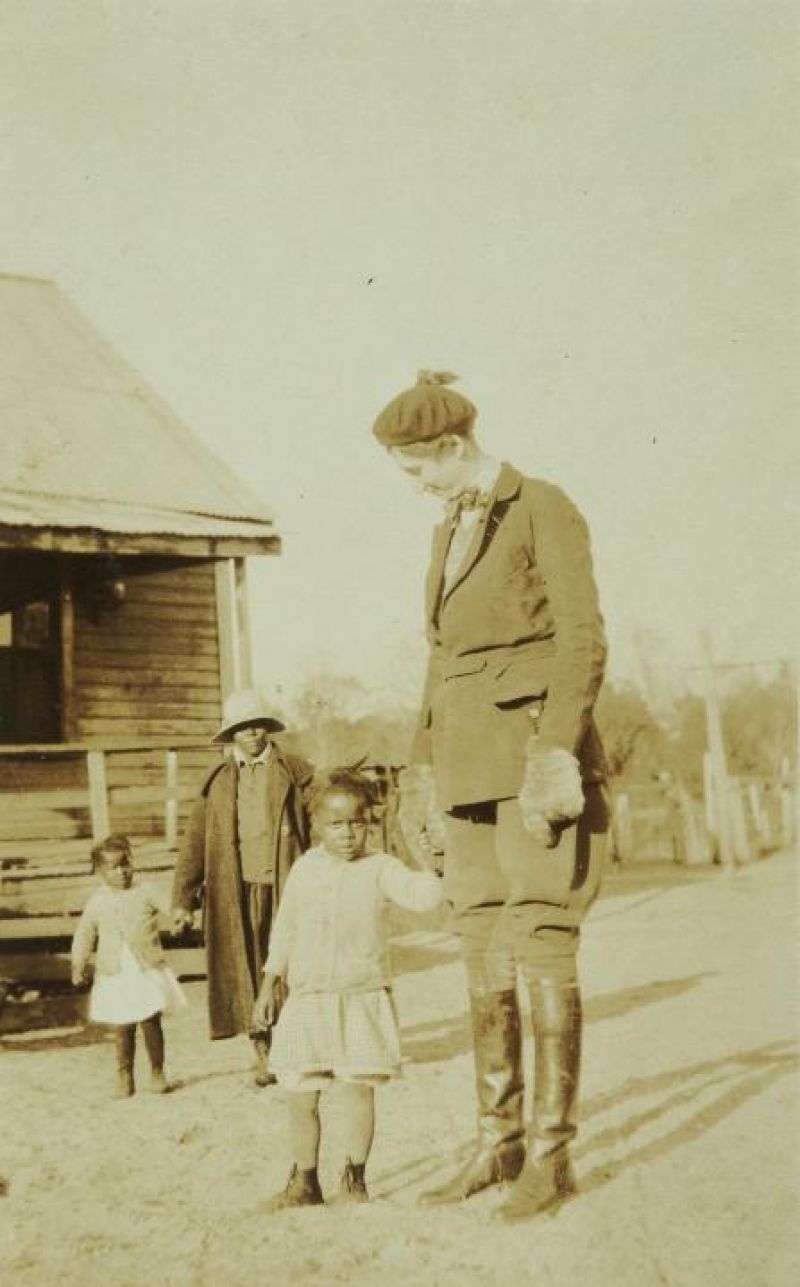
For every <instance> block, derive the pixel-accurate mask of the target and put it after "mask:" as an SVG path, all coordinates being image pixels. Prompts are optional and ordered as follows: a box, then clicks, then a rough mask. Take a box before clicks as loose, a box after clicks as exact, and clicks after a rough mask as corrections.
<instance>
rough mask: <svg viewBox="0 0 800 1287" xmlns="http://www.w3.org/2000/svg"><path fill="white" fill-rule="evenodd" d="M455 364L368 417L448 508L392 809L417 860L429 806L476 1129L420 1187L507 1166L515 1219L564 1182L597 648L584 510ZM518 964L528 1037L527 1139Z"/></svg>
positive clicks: (597, 799) (600, 823)
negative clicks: (458, 964) (462, 1009)
mask: <svg viewBox="0 0 800 1287" xmlns="http://www.w3.org/2000/svg"><path fill="white" fill-rule="evenodd" d="M454 378H455V377H453V376H450V375H447V374H440V373H431V372H422V373H421V374H420V377H419V379H418V382H417V384H416V385H415V386H414V387H412V388H410V389H407V390H405V391H404V392H402V393H401V394H399V395H398V396H397V397H396V398H394V399H393V400H392V401H391V402H390V403H389V404H388V405H387V406H386V407H385V408H384V410H383V411H382V412H381V413H380V415H379V416H378V418H377V420H376V421H375V424H374V427H373V432H374V434H375V436H376V438H377V439H378V441H379V442H380V443H381V444H382V445H383V446H384V447H385V448H387V450H388V451H389V453H390V454H391V456H392V458H393V460H394V461H395V463H396V464H397V465H398V466H399V467H400V468H401V469H402V470H403V471H404V472H405V473H406V474H407V475H408V477H409V478H410V479H411V480H412V481H413V482H414V483H415V484H416V485H417V487H418V488H420V489H421V490H423V491H425V492H427V493H429V494H432V495H435V496H438V497H439V498H440V499H441V500H442V501H443V502H444V504H445V506H446V514H445V518H444V521H443V522H442V523H441V524H440V525H439V526H437V528H436V529H435V532H434V538H433V551H432V558H431V563H430V568H429V571H428V577H427V583H426V604H427V633H428V640H429V644H430V661H429V666H428V674H427V679H426V683H425V691H424V696H423V703H422V711H421V717H420V721H419V726H418V729H417V734H416V737H415V740H414V745H413V748H412V753H411V757H410V758H411V767H410V768H409V769H408V770H407V771H406V774H405V782H404V783H401V804H400V819H401V826H402V827H403V831H404V835H405V837H406V839H407V841H408V843H409V845H410V846H411V847H412V849H416V851H417V852H418V853H419V854H420V859H421V861H428V860H429V855H430V850H431V841H432V837H433V835H434V833H435V831H436V830H437V829H438V828H439V827H440V825H441V814H442V813H443V814H444V836H445V868H444V878H445V893H446V897H447V898H448V899H449V901H450V902H451V904H452V907H453V912H454V924H455V927H456V932H457V934H458V936H459V941H460V947H461V953H462V957H463V960H464V963H465V966H466V971H467V981H468V987H469V994H470V1008H471V1016H472V1029H473V1043H474V1057H475V1077H476V1089H477V1100H478V1140H477V1144H476V1147H475V1149H474V1151H473V1153H472V1155H471V1156H470V1158H469V1159H468V1161H467V1162H466V1164H465V1165H464V1166H463V1167H462V1168H461V1169H460V1170H459V1172H458V1173H457V1174H456V1175H455V1176H454V1177H453V1178H452V1179H451V1180H449V1181H448V1182H447V1183H446V1184H444V1185H443V1186H442V1187H441V1188H439V1189H436V1190H433V1191H432V1192H430V1193H428V1194H426V1195H423V1200H424V1201H428V1202H433V1203H440V1202H451V1201H458V1200H460V1199H465V1198H468V1197H470V1196H471V1195H472V1194H474V1193H477V1192H479V1191H480V1190H482V1189H485V1188H487V1187H488V1186H489V1185H492V1184H497V1183H500V1182H502V1181H506V1180H513V1181H514V1184H513V1187H512V1188H511V1190H510V1192H509V1193H508V1195H507V1197H506V1199H505V1201H504V1203H503V1204H502V1205H501V1206H500V1208H498V1215H499V1216H500V1218H504V1219H516V1218H520V1217H524V1216H527V1215H532V1214H535V1213H536V1212H538V1211H541V1210H543V1209H545V1208H548V1207H552V1206H553V1205H554V1204H556V1203H558V1202H560V1201H562V1200H564V1199H565V1198H567V1197H568V1196H570V1195H571V1194H572V1193H573V1192H574V1191H575V1181H574V1176H573V1172H572V1167H571V1163H570V1157H569V1145H570V1142H571V1141H572V1139H573V1137H574V1135H575V1132H576V1109H577V1097H578V1078H579V1070H580V1053H581V1032H582V1017H581V997H580V987H579V981H578V971H577V949H578V942H579V935H580V925H581V921H582V919H583V917H584V916H585V914H586V911H587V910H588V908H589V907H590V905H591V903H592V902H593V901H594V898H595V897H596V894H597V889H598V885H599V880H600V874H601V868H602V862H603V858H604V854H605V841H606V833H607V830H608V825H609V811H608V805H607V796H606V791H605V787H604V778H605V772H606V770H605V761H604V756H603V751H602V747H601V744H600V740H599V737H598V735H597V731H596V729H595V725H594V722H593V719H592V708H593V705H594V702H595V698H596V696H597V693H598V690H599V687H600V684H601V682H602V677H603V669H604V664H605V655H606V645H605V635H604V629H603V621H602V617H601V615H600V611H599V607H598V601H597V592H596V588H595V583H594V577H593V572H592V561H591V555H590V549H589V536H588V531H587V528H586V524H585V522H584V520H583V519H582V517H581V515H580V514H579V513H578V511H577V509H576V508H575V506H574V505H573V504H572V502H571V501H570V500H569V499H568V498H567V497H566V496H565V495H564V493H563V492H562V491H561V490H560V489H559V488H557V487H555V486H553V485H551V484H549V483H546V482H543V481H541V480H538V479H534V478H526V477H524V476H523V475H522V474H521V473H519V471H518V470H516V469H514V468H513V467H512V466H511V465H508V464H501V463H500V462H499V461H497V460H495V459H493V458H492V457H491V456H489V455H487V454H486V453H485V452H484V451H483V450H482V449H481V447H480V446H479V444H478V442H477V440H476V438H475V435H474V423H475V418H476V414H477V413H476V409H475V407H474V406H473V404H472V403H471V402H470V401H468V399H466V398H465V397H463V396H462V395H460V394H459V393H457V392H456V391H455V390H453V389H451V388H449V387H448V386H449V384H450V383H451V381H452V380H453V379H454ZM404 788H405V789H404ZM421 800H424V801H425V803H424V804H423V805H421V804H420V801H421ZM518 973H521V974H522V975H523V976H524V978H525V981H526V983H527V988H528V993H529V996H530V1000H531V1006H532V1020H533V1029H534V1037H535V1051H536V1053H535V1068H534V1088H533V1103H534V1111H533V1121H532V1123H531V1125H530V1129H529V1130H528V1132H527V1150H526V1144H525V1135H526V1132H525V1125H524V1122H523V1093H524V1080H523V1071H522V1039H521V1023H520V1004H519V998H518V992H517V983H518Z"/></svg>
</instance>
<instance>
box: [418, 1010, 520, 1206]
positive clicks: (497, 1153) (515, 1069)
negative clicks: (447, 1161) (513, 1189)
mask: <svg viewBox="0 0 800 1287" xmlns="http://www.w3.org/2000/svg"><path fill="white" fill-rule="evenodd" d="M470 1011H471V1016H472V1040H473V1048H474V1058H475V1089H476V1092H477V1097H478V1139H477V1142H476V1144H475V1147H474V1149H473V1151H472V1153H471V1154H470V1156H469V1157H468V1158H467V1160H466V1162H465V1163H464V1165H463V1166H462V1167H461V1169H460V1170H459V1171H457V1172H456V1174H455V1175H454V1176H453V1177H452V1179H450V1180H448V1181H446V1183H445V1184H442V1185H440V1187H439V1188H437V1189H429V1190H428V1191H427V1192H425V1193H422V1194H421V1195H420V1199H419V1200H420V1202H422V1203H424V1204H425V1205H426V1206H441V1205H443V1204H444V1203H449V1202H462V1201H464V1199H465V1198H469V1197H472V1195H473V1194H474V1193H480V1192H481V1190H482V1189H488V1188H489V1186H490V1185H492V1184H500V1183H502V1182H503V1181H505V1180H514V1179H516V1177H517V1176H518V1175H519V1172H520V1170H521V1168H522V1164H523V1162H524V1160H525V1140H524V1125H523V1120H522V1096H523V1089H524V1083H523V1077H522V1027H521V1024H520V1014H519V1002H518V1000H517V993H516V989H511V990H508V991H505V992H473V993H471V994H470Z"/></svg>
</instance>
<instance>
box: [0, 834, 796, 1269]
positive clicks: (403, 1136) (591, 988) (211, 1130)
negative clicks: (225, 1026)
mask: <svg viewBox="0 0 800 1287" xmlns="http://www.w3.org/2000/svg"><path fill="white" fill-rule="evenodd" d="M607 888H608V889H609V892H608V893H607V894H606V896H605V897H604V898H602V899H601V900H600V902H599V903H598V904H597V906H596V908H595V909H594V911H593V913H592V916H591V919H590V921H589V923H588V925H587V927H586V930H585V936H584V945H583V951H582V971H583V978H584V984H585V996H586V1016H587V1029H586V1046H585V1072H584V1079H583V1108H582V1120H581V1130H580V1135H579V1139H578V1144H577V1147H576V1150H575V1159H576V1169H577V1171H578V1176H579V1181H580V1187H581V1194H580V1196H579V1197H578V1198H576V1199H575V1200H574V1201H572V1202H570V1203H569V1204H567V1205H565V1206H564V1207H563V1208H562V1209H561V1210H560V1211H559V1212H558V1213H557V1214H556V1215H555V1216H544V1217H540V1218H538V1219H536V1220H533V1221H527V1222H525V1223H522V1224H519V1225H515V1226H513V1227H511V1228H507V1227H505V1226H500V1225H498V1224H497V1223H496V1222H494V1221H493V1219H492V1213H493V1210H494V1208H495V1207H496V1205H497V1202H498V1194H497V1193H495V1192H489V1193H486V1194H483V1195H480V1196H479V1197H476V1198H474V1199H472V1200H471V1201H470V1202H469V1203H465V1204H461V1205H460V1206H459V1207H457V1208H446V1209H441V1208H440V1209H437V1210H425V1209H422V1208H420V1207H419V1206H417V1205H416V1197H417V1195H418V1193H419V1191H420V1189H421V1188H423V1187H424V1186H425V1185H426V1184H428V1183H430V1182H431V1181H433V1180H438V1179H439V1178H440V1177H442V1176H443V1175H444V1174H445V1173H446V1172H447V1171H448V1169H449V1168H450V1167H451V1166H452V1165H453V1164H455V1163H456V1162H457V1161H458V1160H459V1158H460V1157H461V1156H463V1154H464V1151H465V1148H466V1146H467V1143H468V1140H469V1138H470V1135H471V1132H472V1127H473V1112H474V1107H473V1093H472V1077H471V1059H470V1053H469V1050H470V1037H469V1028H468V1023H467V1016H466V994H465V990H464V983H463V978H462V974H461V971H460V968H459V965H458V963H457V961H456V958H455V955H454V948H453V944H452V941H451V940H450V939H449V937H448V936H447V935H446V934H444V933H442V932H437V931H431V930H429V929H421V930H416V931H412V932H410V933H406V934H403V935H402V936H401V937H400V938H399V939H398V940H397V943H396V953H395V955H396V968H397V971H398V978H397V998H398V1005H399V1010H400V1014H401V1019H402V1029H403V1043H404V1052H405V1058H406V1065H405V1076H404V1078H403V1079H402V1080H401V1081H398V1082H397V1083H395V1084H393V1085H391V1086H389V1087H387V1088H386V1089H385V1090H383V1091H382V1092H380V1093H379V1105H378V1112H379V1119H378V1133H377V1138H376V1143H375V1148H374V1151H373V1155H372V1158H371V1161H370V1166H369V1172H368V1180H369V1183H370V1188H371V1192H372V1195H373V1201H372V1202H371V1203H370V1204H369V1205H366V1206H348V1207H337V1206H336V1205H335V1204H331V1205H327V1206H325V1207H323V1208H316V1209H310V1210H302V1211H295V1212H288V1213H284V1214H280V1215H273V1216H267V1215H265V1214H264V1212H263V1203H264V1200H265V1198H266V1197H268V1196H269V1195H270V1194H271V1193H273V1192H274V1191H275V1190H277V1189H279V1188H281V1187H282V1186H283V1184H284V1182H285V1178H286V1173H287V1169H288V1164H289V1162H290V1154H289V1146H288V1139H287V1127H286V1121H285V1114H284V1108H283V1103H282V1096H281V1092H280V1091H276V1090H266V1091H259V1090H256V1089H255V1088H251V1087H250V1086H249V1085H248V1084H247V1073H246V1069H247V1066H248V1064H249V1048H248V1045H247V1042H246V1041H245V1040H244V1039H236V1040H234V1041H229V1042H217V1043H214V1044H211V1043H210V1042H208V1041H207V1039H206V1027H205V1011H204V1002H205V996H204V983H203V982H202V981H194V982H189V983H188V984H187V985H186V989H187V993H188V995H189V998H190V1002H191V1004H190V1007H189V1009H188V1011H187V1012H186V1013H185V1014H184V1015H182V1016H181V1017H179V1018H178V1019H176V1020H172V1021H168V1026H167V1043H168V1062H169V1068H170V1072H171V1074H172V1076H173V1077H175V1078H177V1079H180V1080H181V1082H182V1085H181V1086H180V1088H179V1089H177V1090H175V1092H174V1093H172V1094H170V1095H168V1096H165V1097H161V1098H159V1097H155V1096H149V1095H148V1094H146V1093H139V1094H137V1095H136V1097H135V1098H134V1099H132V1100H129V1101H124V1102H115V1101H113V1100H111V1099H109V1097H108V1092H109V1088H110V1084H111V1082H112V1079H113V1047H112V1046H111V1045H110V1044H109V1042H108V1040H107V1038H105V1037H103V1036H102V1035H101V1034H99V1033H97V1032H94V1031H92V1030H91V1029H86V1028H83V1027H82V1026H80V1025H77V1026H76V1025H75V1024H74V1022H73V1024H72V1026H67V1027H66V1028H61V1029H39V1030H36V1031H32V1032H31V1031H29V1032H24V1031H23V1032H16V1033H10V1034H7V1035H6V1036H4V1037H3V1038H2V1060H0V1093H1V1094H2V1100H1V1101H0V1102H1V1103H2V1120H3V1128H2V1146H1V1147H0V1155H1V1156H0V1172H2V1173H4V1174H5V1176H6V1177H7V1178H8V1180H9V1193H8V1196H7V1197H5V1198H3V1199H1V1200H0V1222H2V1240H3V1241H2V1248H1V1249H0V1254H2V1263H1V1264H0V1273H1V1274H2V1281H3V1282H4V1283H8V1284H12V1283H13V1284H14V1287H56V1284H58V1285H59V1287H60V1285H61V1284H63V1285H64V1287H67V1285H68V1284H81V1287H94V1285H95V1284H100V1283H103V1284H105V1283H113V1284H115V1285H118V1287H140V1285H142V1284H145V1283H148V1284H149V1283H153V1282H158V1283H163V1284H167V1285H171V1284H175V1287H178V1285H179V1284H180V1285H184V1284H185V1285H187V1287H188V1285H189V1284H191V1285H192V1287H218V1285H219V1284H228V1285H229V1287H238V1285H239V1284H242V1285H243V1287H244V1285H246V1284H257V1283H262V1282H263V1283H270V1284H273V1285H274V1287H284V1285H286V1287H288V1285H290V1284H291V1285H294V1284H311V1283H316V1284H320V1285H322V1287H326V1285H327V1284H337V1283H348V1284H352V1285H353V1287H359V1285H361V1284H364V1285H367V1284H370V1285H372V1284H379V1285H380V1287H394V1284H397V1285H398V1287H399V1284H406V1283H414V1282H416V1283H419V1284H425V1285H426V1287H428V1285H430V1287H437V1285H438V1284H448V1285H450V1284H457V1285H459V1287H471V1285H472V1284H475V1285H478V1284H480V1285H483V1284H487V1285H489V1284H491V1287H496V1284H497V1283H498V1281H500V1280H501V1279H500V1276H501V1275H502V1282H503V1283H515V1282H516V1283H520V1284H528V1283H537V1284H539V1283H540V1284H542V1285H543V1287H547V1285H549V1284H576V1283H580V1284H581V1285H582V1287H583V1285H587V1284H588V1285H589V1287H591V1285H592V1284H595V1283H597V1284H615V1285H617V1284H628V1283H630V1284H636V1287H649V1285H650V1284H659V1285H661V1284H674V1285H675V1287H709V1284H718V1283H719V1284H725V1287H767V1285H769V1287H783V1285H784V1284H786V1285H787V1287H788V1284H789V1283H794V1282H800V1255H799V1254H798V1244H799V1243H800V1233H799V1232H798V1230H799V1229H800V1221H799V1220H798V1216H800V1207H799V1206H798V1178H799V1177H798V1163H797V1157H798V1152H799V1150H798V1145H800V1117H799V1115H798V1097H797V1062H798V1061H797V1050H796V1040H795V1039H796V1037H797V1032H798V1005H797V1002H798V990H797V978H798V975H797V948H796V930H797V924H798V899H797V862H796V859H795V858H794V857H793V856H789V855H782V856H775V857H773V858H771V859H769V860H766V861H763V862H761V863H760V864H758V865H757V866H754V867H751V868H748V869H746V870H743V871H740V872H739V873H737V874H736V875H735V876H733V877H725V876H724V875H721V874H720V875H716V874H715V875H714V876H713V877H711V878H706V879H703V880H694V881H692V882H690V883H687V884H680V885H677V886H675V885H673V886H672V887H669V888H664V887H660V888H659V887H657V886H650V887H648V886H642V887H641V888H634V889H633V890H632V891H629V892H626V893H615V892H614V882H613V881H612V882H610V886H609V887H607ZM70 1004H73V1005H74V1002H71V1003H70ZM73 1019H74V1015H73ZM142 1053H143V1052H142ZM140 1057H141V1056H140ZM526 1057H527V1059H528V1063H529V1064H530V1060H531V1049H530V1039H528V1043H527V1047H526ZM141 1080H142V1081H145V1082H146V1078H145V1077H144V1075H143V1076H142V1079H141ZM324 1131H325V1138H324V1144H323V1156H322V1163H321V1178H322V1183H323V1189H324V1190H325V1191H326V1193H328V1194H334V1193H335V1191H336V1188H337V1183H338V1175H339V1171H340V1168H341V1164H342V1160H343V1144H342V1140H341V1136H340V1131H339V1123H338V1121H337V1100H336V1091H335V1088H334V1089H333V1090H332V1091H331V1092H330V1096H329V1099H328V1101H327V1103H326V1104H325V1106H324ZM3 1265H4V1266H5V1268H4V1269H3V1268H2V1266H3Z"/></svg>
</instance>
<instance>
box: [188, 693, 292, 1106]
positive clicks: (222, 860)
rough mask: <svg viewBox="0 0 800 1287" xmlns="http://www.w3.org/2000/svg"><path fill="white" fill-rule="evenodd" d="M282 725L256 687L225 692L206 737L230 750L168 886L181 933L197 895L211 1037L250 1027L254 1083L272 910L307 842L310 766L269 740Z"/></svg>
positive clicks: (265, 1045) (261, 1074) (263, 1071)
mask: <svg viewBox="0 0 800 1287" xmlns="http://www.w3.org/2000/svg"><path fill="white" fill-rule="evenodd" d="M283 729H284V725H283V724H282V723H281V721H280V720H278V719H275V717H274V716H273V715H271V714H270V713H269V712H268V711H267V710H266V709H265V706H264V702H263V699H262V698H261V696H260V694H259V693H257V692H255V691H253V690H251V689H243V690H241V691H239V692H234V693H231V695H230V697H229V698H228V700H227V701H226V703H225V718H224V722H223V725H222V727H221V728H220V730H219V732H218V733H217V734H216V736H215V738H214V741H215V742H218V743H223V744H231V745H232V755H231V756H230V757H229V758H228V759H226V760H225V761H224V762H223V763H222V764H220V765H218V766H217V767H216V768H215V769H213V770H212V772H211V773H210V775H209V776H208V778H207V779H206V781H205V783H204V784H203V788H202V791H201V793H200V798H199V799H198V801H197V803H196V804H195V806H194V808H193V810H192V813H191V815H190V817H189V821H188V824H187V827H186V831H185V833H184V835H183V838H182V843H181V848H180V853H179V857H178V862H177V865H176V868H175V878H174V884H173V891H172V907H173V924H174V928H175V930H176V932H179V933H180V932H181V931H182V930H183V929H185V928H187V927H188V926H190V925H191V923H192V912H193V910H194V909H195V908H197V907H199V906H200V904H201V903H202V906H203V931H204V935H205V943H206V958H207V968H208V1017H209V1028H210V1033H211V1038H212V1040H214V1039H217V1038H220V1037H232V1036H235V1035H236V1034H237V1033H240V1032H247V1033H249V1034H250V1036H251V1039H252V1042H253V1045H254V1048H255V1053H256V1068H255V1077H254V1080H255V1084H256V1085H258V1086H268V1085H270V1084H271V1083H272V1082H273V1081H274V1080H275V1079H274V1077H273V1076H272V1074H271V1073H270V1072H269V1067H268V1054H269V1034H268V1033H262V1032H253V1031H251V1027H250V1022H251V1014H252V1009H253V1001H254V1000H255V997H256V995H257V994H258V989H259V986H260V983H261V972H262V969H263V966H264V961H265V960H266V956H267V949H268V945H269V933H270V927H271V924H272V917H273V913H274V911H275V909H276V907H277V903H278V900H279V898H280V895H281V891H282V889H283V885H284V882H285V880H286V876H287V874H288V872H289V868H290V866H291V864H292V863H293V862H294V860H295V858H296V857H298V856H299V854H301V853H302V852H303V851H304V850H305V849H307V848H308V843H309V820H308V813H307V810H306V806H305V802H304V791H305V789H306V788H307V787H308V785H309V783H310V781H311V777H312V772H313V770H312V766H311V765H310V764H309V763H307V761H305V760H303V759H300V758H299V757H298V756H294V755H287V754H286V753H285V752H284V751H282V750H281V749H280V747H279V746H278V745H277V744H276V743H275V742H274V741H273V735H274V734H275V733H279V732H281V731H283Z"/></svg>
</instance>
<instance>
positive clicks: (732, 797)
mask: <svg viewBox="0 0 800 1287" xmlns="http://www.w3.org/2000/svg"><path fill="white" fill-rule="evenodd" d="M728 804H729V806H730V811H731V833H732V839H733V852H734V856H735V858H736V861H737V862H741V863H746V862H750V859H751V857H752V855H751V853H750V838H749V836H748V834H747V819H746V818H745V814H744V801H743V799H742V787H741V783H740V782H739V779H738V778H728Z"/></svg>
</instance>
